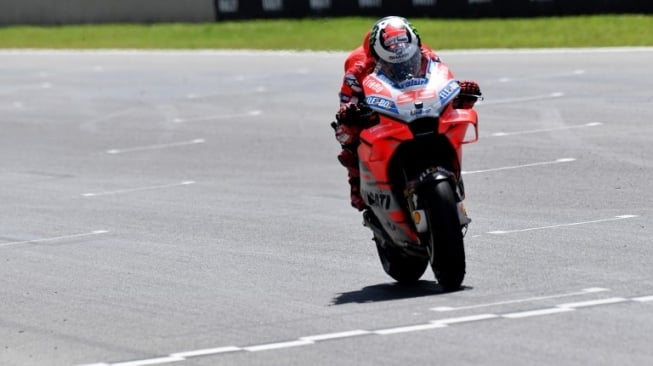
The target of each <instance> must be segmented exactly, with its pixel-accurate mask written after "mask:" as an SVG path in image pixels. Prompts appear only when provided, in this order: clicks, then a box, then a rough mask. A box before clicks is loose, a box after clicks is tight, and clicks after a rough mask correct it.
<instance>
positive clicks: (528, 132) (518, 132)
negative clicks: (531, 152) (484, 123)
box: [490, 122, 603, 137]
mask: <svg viewBox="0 0 653 366" xmlns="http://www.w3.org/2000/svg"><path fill="white" fill-rule="evenodd" d="M602 124H603V123H601V122H590V123H585V124H582V125H574V126H564V127H555V128H542V129H537V130H526V131H515V132H495V133H492V134H490V136H493V137H504V136H515V135H526V134H530V133H540V132H552V131H561V130H571V129H575V128H587V127H596V126H601V125H602Z"/></svg>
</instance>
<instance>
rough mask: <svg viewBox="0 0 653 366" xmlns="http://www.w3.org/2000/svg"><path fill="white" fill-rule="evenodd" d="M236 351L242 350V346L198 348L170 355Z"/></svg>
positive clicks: (197, 355)
mask: <svg viewBox="0 0 653 366" xmlns="http://www.w3.org/2000/svg"><path fill="white" fill-rule="evenodd" d="M236 351H242V348H240V347H235V346H227V347H218V348H206V349H198V350H195V351H189V352H179V353H173V354H171V355H170V356H173V357H181V358H191V357H200V356H209V355H217V354H220V353H227V352H236Z"/></svg>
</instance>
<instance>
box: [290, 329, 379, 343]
mask: <svg viewBox="0 0 653 366" xmlns="http://www.w3.org/2000/svg"><path fill="white" fill-rule="evenodd" d="M366 334H370V331H368V330H362V329H357V330H350V331H347V332H337V333H326V334H317V335H312V336H308V337H301V338H299V339H300V340H303V341H312V342H316V341H325V340H329V339H338V338H348V337H357V336H361V335H366Z"/></svg>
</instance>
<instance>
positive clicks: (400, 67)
mask: <svg viewBox="0 0 653 366" xmlns="http://www.w3.org/2000/svg"><path fill="white" fill-rule="evenodd" d="M429 59H430V60H431V61H433V62H441V61H440V58H439V57H438V55H437V54H436V53H435V52H433V50H431V49H430V48H429V47H427V46H426V45H425V44H423V43H422V42H421V39H420V36H419V33H417V30H416V29H415V27H413V25H412V24H411V23H409V22H408V20H406V19H405V18H402V17H398V16H389V17H385V18H382V19H380V20H378V21H377V22H376V23H375V24H374V26H373V27H372V29H371V30H370V31H369V32H368V33H367V34H366V35H365V38H364V40H363V44H362V45H361V46H359V47H358V48H356V49H355V50H353V51H352V52H351V53H350V54H349V56H348V57H347V59H346V60H345V75H344V78H343V82H342V86H341V88H340V94H339V95H340V108H339V109H338V112H337V113H336V121H337V122H333V123H332V127H333V128H334V129H335V135H336V140H338V142H339V143H340V145H341V147H342V151H341V152H340V154H338V161H340V164H342V165H343V166H344V167H345V168H347V173H348V182H349V185H350V188H351V189H350V193H351V205H352V206H353V207H354V208H356V209H357V210H359V211H363V210H364V209H365V208H366V207H367V206H366V204H365V201H364V200H363V197H362V196H361V194H360V170H359V166H358V156H357V152H356V151H357V147H358V144H359V135H360V133H361V131H362V130H363V129H365V128H367V127H371V126H373V125H374V124H376V123H377V122H378V117H377V116H376V115H375V114H373V113H372V114H370V113H365V114H363V115H362V114H361V110H360V108H359V103H360V102H363V101H365V95H364V92H363V87H362V83H363V79H364V78H365V77H366V76H367V75H369V74H371V73H372V72H373V71H374V70H375V68H376V67H381V68H383V69H384V71H385V72H386V73H387V74H389V75H391V76H392V75H393V74H396V75H397V76H406V75H408V74H411V75H415V74H417V73H419V72H420V71H423V70H424V68H425V67H426V65H427V64H428V60H429ZM397 60H400V62H397ZM459 84H460V88H461V90H460V94H459V96H458V97H456V99H454V101H453V107H454V108H463V109H469V108H472V107H473V106H474V103H476V101H477V99H478V97H480V96H481V90H480V88H479V86H478V83H476V82H475V81H470V80H465V81H459Z"/></svg>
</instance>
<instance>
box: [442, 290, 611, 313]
mask: <svg viewBox="0 0 653 366" xmlns="http://www.w3.org/2000/svg"><path fill="white" fill-rule="evenodd" d="M605 291H610V289H607V288H601V287H590V288H586V289H583V290H581V291H576V292H567V293H563V294H554V295H547V296H536V297H528V298H525V299H515V300H505V301H497V302H490V303H485V304H476V305H469V306H459V307H455V308H452V307H447V306H439V307H435V308H431V309H430V310H432V311H455V310H468V309H478V308H484V307H490V306H496V305H508V304H518V303H522V302H534V301H540V300H550V299H557V298H561V297H571V296H580V295H585V294H590V293H597V292H605Z"/></svg>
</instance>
